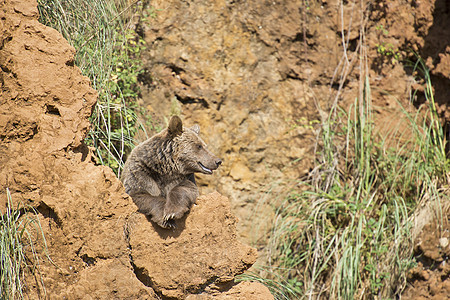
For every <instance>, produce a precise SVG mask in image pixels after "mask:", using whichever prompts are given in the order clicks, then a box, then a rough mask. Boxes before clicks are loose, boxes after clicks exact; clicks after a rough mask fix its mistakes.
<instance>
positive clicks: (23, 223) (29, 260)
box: [0, 189, 51, 299]
mask: <svg viewBox="0 0 450 300" xmlns="http://www.w3.org/2000/svg"><path fill="white" fill-rule="evenodd" d="M6 194H7V200H8V206H7V207H6V210H5V211H4V212H1V211H0V214H1V216H0V270H1V272H0V297H1V299H23V298H24V294H25V293H24V290H25V287H24V276H25V274H27V275H33V276H35V277H36V278H38V280H39V281H40V285H41V288H42V289H43V295H44V296H45V287H44V284H43V281H42V276H41V274H40V271H39V256H38V254H37V251H36V250H37V249H36V242H37V239H42V245H43V248H44V252H45V253H46V249H47V247H46V242H45V237H44V233H43V231H42V228H41V224H40V222H39V219H38V217H37V212H36V211H35V210H34V209H33V208H31V207H28V208H23V207H22V208H21V207H19V206H17V207H16V208H13V207H12V199H11V194H10V192H9V189H7V190H6ZM47 258H48V259H49V260H50V258H49V257H48V256H47ZM50 261H51V260H50Z"/></svg>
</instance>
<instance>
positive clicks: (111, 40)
mask: <svg viewBox="0 0 450 300" xmlns="http://www.w3.org/2000/svg"><path fill="white" fill-rule="evenodd" d="M38 3H39V5H38V8H39V12H40V21H41V23H43V24H45V25H48V26H51V27H53V28H55V29H56V30H58V31H59V32H60V33H61V34H62V35H63V36H64V38H66V39H67V40H68V41H69V43H70V44H71V45H72V46H74V48H75V49H76V50H77V54H76V57H75V64H76V65H77V66H78V67H79V68H80V69H81V71H82V72H83V74H84V75H85V76H88V77H89V79H90V80H91V83H92V85H93V87H94V88H95V89H96V90H97V92H98V102H97V104H96V106H95V109H94V113H93V115H92V117H91V123H92V125H93V126H92V129H91V131H90V132H89V134H88V136H87V139H86V142H87V144H88V145H91V146H94V147H95V149H96V152H97V157H98V159H99V161H100V163H102V164H104V165H107V166H110V167H111V168H112V169H113V170H114V172H115V173H116V174H117V175H119V174H120V170H121V168H122V166H123V162H124V159H125V155H126V154H127V153H128V152H129V151H130V150H131V148H132V147H133V144H134V139H133V138H134V136H135V134H136V132H138V131H139V130H142V131H144V133H145V128H144V126H143V125H142V124H141V122H140V121H139V118H138V115H144V114H142V111H141V110H142V109H141V108H139V106H138V105H137V99H138V98H139V96H140V90H139V85H138V78H139V76H140V74H141V73H142V71H143V65H142V60H141V57H140V55H141V53H142V51H143V50H144V49H145V42H144V40H143V39H142V38H141V37H140V36H139V35H138V34H137V33H136V32H135V31H134V30H133V29H132V26H131V23H130V22H129V21H127V17H126V16H128V19H131V17H130V15H133V13H128V14H126V13H125V12H130V11H131V10H134V11H135V12H136V13H142V14H144V13H146V14H150V16H151V15H152V14H154V12H153V11H151V10H144V9H143V4H142V3H141V2H134V3H133V4H132V5H128V3H127V2H126V1H106V0H94V1H89V2H83V1H74V0H68V1H61V0H39V1H38ZM118 7H123V10H121V11H119V9H118ZM148 121H149V120H144V123H145V122H148Z"/></svg>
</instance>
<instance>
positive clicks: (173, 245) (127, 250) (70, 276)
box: [0, 0, 270, 299]
mask: <svg viewBox="0 0 450 300" xmlns="http://www.w3.org/2000/svg"><path fill="white" fill-rule="evenodd" d="M1 8H2V9H1V11H0V18H1V20H2V25H1V27H0V30H1V36H0V65H1V73H0V89H1V98H0V137H1V142H0V165H1V166H2V172H1V173H0V187H1V190H0V210H1V211H4V208H5V205H6V189H7V188H8V189H9V190H10V191H11V196H12V200H13V202H14V203H15V204H16V203H22V204H26V205H30V206H32V207H34V208H35V209H36V210H37V212H38V218H39V220H40V223H41V226H42V230H43V233H44V235H45V238H46V244H47V253H48V255H49V257H50V258H51V259H52V262H50V261H49V260H48V259H47V258H46V257H45V255H44V254H45V252H44V251H43V250H42V251H41V252H40V253H39V255H40V258H41V259H40V274H42V277H39V274H36V273H35V274H34V275H35V276H32V273H27V275H26V276H25V278H26V292H27V294H28V296H29V297H30V298H32V299H33V298H40V297H43V296H44V293H46V295H47V297H48V298H50V299H84V298H87V297H89V298H94V299H156V298H160V297H165V296H175V297H180V298H184V297H186V296H187V295H188V294H189V293H197V294H199V293H205V294H208V295H210V294H211V293H212V291H211V293H208V291H207V290H208V289H211V287H212V286H215V285H217V286H221V289H220V290H221V291H224V292H227V291H236V289H238V288H237V287H238V286H241V285H242V284H239V285H237V286H236V287H235V285H234V283H233V279H234V276H235V275H236V274H240V273H242V272H243V271H245V270H246V269H247V268H248V267H249V266H250V265H251V264H252V263H253V262H254V261H255V259H256V250H255V249H253V248H250V247H247V246H244V245H241V244H239V243H238V242H237V241H236V233H235V228H234V222H235V220H234V217H233V216H232V215H231V214H230V211H229V208H228V206H227V199H226V198H223V197H221V196H220V195H218V194H213V195H209V196H207V197H206V198H204V200H200V201H199V205H198V206H197V207H196V208H195V209H194V213H193V214H192V215H189V216H188V217H187V218H186V219H185V222H186V223H185V224H184V225H183V226H182V227H180V229H179V230H178V231H176V232H174V233H170V232H166V233H164V232H159V231H156V229H155V228H154V226H153V225H152V223H151V222H149V221H148V220H146V219H145V217H143V216H140V215H136V207H135V205H134V204H133V202H132V200H131V199H130V198H129V196H128V195H126V194H125V193H124V190H123V187H122V184H121V183H120V182H119V180H118V179H117V178H116V177H115V175H114V174H113V172H112V171H111V170H110V169H109V168H106V167H103V166H98V165H95V164H94V162H93V159H92V157H91V151H90V149H88V148H87V147H86V146H85V145H84V144H83V142H82V141H83V139H84V137H85V135H86V132H87V130H88V128H89V121H88V118H89V116H90V114H91V111H92V107H93V105H94V104H95V101H96V93H95V91H94V90H92V88H91V87H90V84H89V80H88V79H87V78H86V77H83V76H82V75H81V72H80V70H79V69H78V68H77V67H76V66H74V53H75V50H74V49H73V48H72V47H70V46H69V45H68V43H67V41H65V40H64V39H63V38H62V37H61V35H60V34H59V33H58V32H57V31H55V30H53V29H50V28H48V27H45V26H43V25H42V24H40V23H39V22H38V21H37V18H38V11H37V8H36V2H33V1H25V0H21V1H19V0H18V1H10V2H5V1H2V2H1ZM132 220H134V222H131V221H132ZM130 224H133V226H131V225H130ZM130 228H132V230H129V229H130ZM164 234H167V236H166V238H163V237H162V236H161V235H163V236H164ZM177 235H178V236H177ZM191 235H192V236H193V237H195V238H192V239H190V237H191ZM153 239H155V240H153ZM153 242H154V243H153ZM190 242H191V243H190ZM192 242H195V243H194V244H192ZM38 244H39V245H41V246H42V244H43V243H42V239H41V240H40V242H39V241H38ZM218 245H220V246H218ZM225 245H226V246H227V247H226V246H225ZM36 247H37V249H41V248H40V247H39V246H38V245H36ZM228 247H229V248H228ZM229 250H230V251H231V250H232V251H233V252H230V251H229ZM177 251H179V252H178V253H177ZM169 253H170V255H169V256H168V254H169ZM209 255H211V256H209ZM180 256H181V257H183V258H184V260H183V264H185V265H179V264H175V260H174V258H175V257H180ZM170 258H172V260H170ZM166 259H168V261H167V262H166V261H165V260H166ZM189 259H191V260H189ZM166 263H167V264H166ZM167 266H170V267H171V269H170V270H169V269H167V268H166V267H167ZM28 272H29V270H28ZM152 272H155V273H152ZM146 274H147V275H146ZM164 274H165V276H166V277H165V278H163V277H164V276H162V275H164ZM167 275H171V276H167ZM173 275H177V277H174V276H173ZM147 278H150V279H151V281H146V279H147ZM41 279H42V283H43V285H44V287H45V291H44V287H43V286H42V284H41V281H40V280H41ZM225 283H227V284H225ZM246 285H248V284H246ZM249 286H250V288H249V287H248V286H247V288H246V289H244V290H243V291H244V292H245V293H249V290H250V291H251V290H252V287H255V293H261V288H262V289H263V291H265V292H266V294H265V295H266V296H267V297H268V298H266V299H270V293H268V290H267V289H265V288H264V287H262V286H261V285H259V284H256V283H251V284H250V285H249Z"/></svg>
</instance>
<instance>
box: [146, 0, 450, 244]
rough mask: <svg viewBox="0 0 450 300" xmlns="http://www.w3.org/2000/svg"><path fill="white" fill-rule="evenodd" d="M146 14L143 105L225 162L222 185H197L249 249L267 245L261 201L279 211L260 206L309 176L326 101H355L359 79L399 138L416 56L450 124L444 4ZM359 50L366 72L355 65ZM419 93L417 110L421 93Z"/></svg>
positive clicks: (186, 9)
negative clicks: (199, 138)
mask: <svg viewBox="0 0 450 300" xmlns="http://www.w3.org/2000/svg"><path fill="white" fill-rule="evenodd" d="M150 5H151V6H152V7H153V9H154V11H155V12H157V13H156V18H155V19H151V20H149V21H148V22H146V23H144V24H141V25H142V32H143V35H144V37H145V40H146V41H147V44H148V53H147V56H146V63H145V64H146V68H147V71H148V74H149V76H148V78H147V80H146V82H145V86H144V93H143V104H144V105H145V106H146V107H147V108H148V109H149V110H150V111H153V112H154V115H155V118H156V119H158V118H159V119H162V118H163V117H164V116H167V115H168V114H169V113H170V110H173V109H181V110H182V113H183V115H184V116H185V118H186V119H187V120H192V122H196V123H199V124H200V125H201V127H202V130H203V136H204V137H205V140H206V141H207V143H208V144H209V145H211V147H212V148H213V149H212V150H213V152H214V153H217V154H218V155H220V156H221V158H223V160H224V164H223V166H222V167H221V169H220V170H219V171H218V172H219V173H218V174H219V176H217V177H211V178H206V179H202V180H200V183H203V184H204V186H205V190H206V191H208V190H209V189H210V188H211V187H213V188H217V189H218V190H219V191H220V192H221V193H223V194H225V195H227V196H228V197H229V198H230V200H231V202H232V209H233V211H234V212H235V213H236V215H237V216H238V218H239V219H240V222H239V224H238V231H239V234H240V236H241V237H242V238H243V239H244V240H246V241H251V242H255V241H256V240H258V239H260V238H262V240H264V232H265V230H266V229H267V225H268V224H270V221H269V220H270V219H271V218H272V215H271V212H272V211H273V210H272V208H271V207H270V205H271V204H270V203H269V202H271V203H274V202H276V201H273V200H271V201H269V200H268V199H272V198H274V197H275V198H276V197H277V196H278V195H281V194H282V193H285V192H286V191H288V190H289V189H290V184H291V182H292V181H295V180H296V179H298V178H301V177H302V176H304V175H305V174H307V173H308V171H309V170H310V168H311V167H312V165H313V162H312V157H313V154H314V150H315V146H316V145H315V135H316V131H315V129H317V127H316V125H317V123H318V122H319V121H321V117H324V116H326V114H327V111H328V109H329V108H330V106H331V105H332V104H333V103H334V102H339V104H340V105H341V106H342V107H344V108H347V107H348V106H349V105H350V104H351V103H353V101H354V99H355V98H356V97H358V96H360V95H358V91H359V87H360V86H361V85H362V84H363V82H362V80H363V76H366V75H367V76H369V77H368V78H369V80H370V85H371V92H372V101H373V105H374V108H375V111H376V112H377V115H376V116H375V117H376V118H377V120H379V122H378V124H379V127H380V130H386V131H389V130H390V129H391V128H395V126H397V124H395V122H393V120H397V119H398V118H392V116H398V115H399V113H400V111H401V108H400V105H399V103H401V104H402V105H403V106H404V107H407V108H408V107H411V106H412V105H411V104H410V98H411V95H412V94H413V93H414V90H415V89H416V88H418V87H420V83H421V82H420V80H419V79H418V78H417V76H416V74H413V72H412V67H408V66H407V64H405V63H406V62H407V61H408V60H415V57H414V54H413V53H412V50H414V51H416V52H417V53H418V54H419V55H421V56H422V57H423V59H424V60H425V61H426V62H427V64H428V67H429V68H430V70H431V73H432V77H433V78H432V80H433V83H435V88H436V93H435V94H436V101H437V102H438V104H439V107H440V112H441V115H442V116H443V117H447V115H448V110H447V105H448V99H449V97H448V86H449V84H450V80H449V76H448V70H449V66H448V62H449V57H450V53H449V46H448V45H449V35H448V28H449V26H450V24H449V21H448V20H449V18H448V14H449V7H448V3H447V2H446V1H443V0H437V1H435V0H427V1H400V0H398V1H326V0H323V1H301V0H298V1H259V0H254V1H225V0H214V1H208V2H207V3H206V2H204V1H188V2H186V1H179V0H169V1H167V0H164V1H162V0H155V1H151V3H150ZM361 49H362V50H363V52H364V53H365V54H367V61H366V62H363V61H359V57H360V53H362V52H361V51H362V50H361ZM366 64H367V65H366ZM366 66H367V68H368V72H367V73H366V74H364V70H363V69H364V68H365V67H366ZM422 91H423V90H422ZM415 95H416V97H417V101H416V103H415V105H416V106H419V105H420V104H421V103H423V100H424V97H423V93H421V92H420V91H419V92H417V93H416V94H415ZM321 114H322V115H321ZM261 218H262V220H259V219H261Z"/></svg>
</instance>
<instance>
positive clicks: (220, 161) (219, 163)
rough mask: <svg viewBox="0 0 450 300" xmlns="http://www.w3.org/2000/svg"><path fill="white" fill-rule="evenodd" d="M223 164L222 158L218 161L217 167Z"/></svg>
mask: <svg viewBox="0 0 450 300" xmlns="http://www.w3.org/2000/svg"><path fill="white" fill-rule="evenodd" d="M221 164H222V160H221V159H220V158H218V159H217V160H216V166H217V167H219V166H220V165H221Z"/></svg>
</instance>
